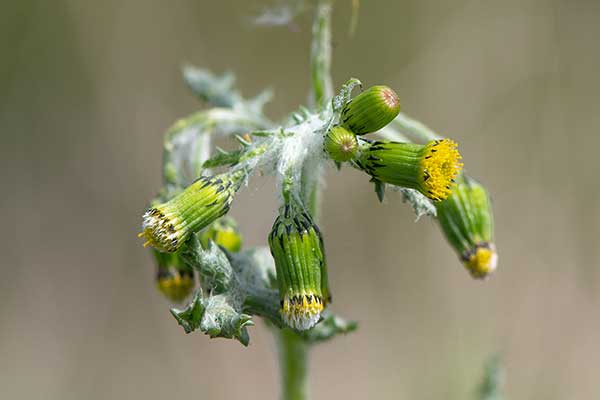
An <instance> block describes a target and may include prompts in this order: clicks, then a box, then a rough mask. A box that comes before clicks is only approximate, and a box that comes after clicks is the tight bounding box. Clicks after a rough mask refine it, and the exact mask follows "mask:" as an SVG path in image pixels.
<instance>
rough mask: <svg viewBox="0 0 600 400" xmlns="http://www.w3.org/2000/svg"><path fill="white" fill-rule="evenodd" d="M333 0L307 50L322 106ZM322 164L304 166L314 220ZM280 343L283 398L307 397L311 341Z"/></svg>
mask: <svg viewBox="0 0 600 400" xmlns="http://www.w3.org/2000/svg"><path fill="white" fill-rule="evenodd" d="M332 2H333V0H318V1H317V6H316V12H315V17H314V21H313V28H312V38H313V39H312V45H311V53H310V69H311V78H312V79H311V81H312V88H311V95H310V97H311V100H312V101H313V103H314V105H315V106H316V107H317V108H323V107H325V105H326V104H327V102H328V101H330V100H331V98H332V97H333V84H332V80H331V9H332ZM322 170H323V169H322V166H321V165H317V166H304V168H303V169H302V182H301V191H302V193H301V197H302V199H303V201H304V202H305V205H306V207H307V209H308V212H309V213H310V214H311V216H312V217H313V219H314V221H315V222H317V221H318V219H319V214H320V212H319V209H320V202H319V198H320V192H321V187H320V185H319V181H320V179H321V174H322ZM276 336H277V341H278V345H279V347H278V348H279V368H280V371H281V390H282V393H281V398H282V400H306V399H308V350H309V348H310V345H309V343H308V342H306V340H305V339H304V338H303V337H302V336H300V335H299V334H298V333H296V332H294V331H293V330H291V329H288V328H285V329H280V330H277V331H276Z"/></svg>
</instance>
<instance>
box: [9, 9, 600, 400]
mask: <svg viewBox="0 0 600 400" xmlns="http://www.w3.org/2000/svg"><path fill="white" fill-rule="evenodd" d="M350 3H351V2H350V1H348V0H339V1H338V2H336V11H335V13H334V29H333V33H334V66H333V72H334V78H335V83H336V87H338V88H339V85H341V84H342V83H343V82H344V81H345V80H346V79H347V78H349V77H351V76H356V77H358V78H360V79H361V80H362V81H363V83H365V84H366V85H372V84H380V83H385V84H388V85H389V86H391V87H393V88H394V89H395V90H396V91H397V92H398V93H399V94H400V97H401V99H402V104H403V111H404V112H406V113H407V114H409V115H411V116H413V117H416V118H418V119H420V120H422V121H424V122H425V123H426V124H428V125H429V126H430V127H432V128H434V129H436V130H438V131H440V133H442V134H443V135H447V136H450V137H452V138H454V139H456V140H457V141H458V142H459V143H460V148H461V152H462V154H463V156H464V160H465V163H466V166H467V169H468V171H469V172H470V173H471V174H472V175H473V176H475V177H476V178H478V179H479V180H481V181H482V182H483V183H485V184H486V185H487V186H488V188H489V189H490V191H491V193H492V196H493V201H494V206H495V217H496V242H497V245H498V248H499V251H500V263H499V270H498V272H497V274H496V275H495V276H493V277H492V279H490V280H488V281H485V282H480V281H474V280H473V279H471V278H470V276H469V274H468V273H467V272H466V270H464V269H463V267H462V266H461V264H460V262H459V261H458V259H457V257H456V255H455V254H454V253H453V251H452V250H451V249H450V247H449V246H448V245H447V244H446V243H445V241H444V238H443V237H442V235H441V234H440V232H439V231H438V227H437V226H436V225H435V223H434V222H433V221H432V220H430V219H427V218H423V219H421V220H420V221H418V222H416V223H415V222H414V214H413V213H412V211H411V210H410V207H409V206H408V205H406V204H403V203H402V201H401V198H400V196H399V195H397V194H394V193H390V194H389V195H388V196H387V198H386V201H385V203H384V204H379V203H378V202H377V200H376V198H375V195H374V193H373V189H372V186H371V185H370V184H369V183H368V179H366V177H365V176H364V175H363V174H361V173H360V172H357V171H354V170H351V169H344V170H343V171H341V172H336V171H333V170H331V171H329V172H328V176H327V177H328V180H327V189H326V192H325V194H324V204H323V207H324V208H323V220H322V223H321V227H322V231H323V232H324V235H325V241H326V245H327V251H328V258H329V264H330V285H331V287H332V290H333V293H334V299H335V303H334V304H333V309H334V310H335V311H336V312H338V313H340V314H341V315H344V316H346V317H348V318H352V319H355V320H357V321H358V322H359V323H360V329H359V331H358V332H357V333H354V334H351V335H349V336H346V337H342V338H337V339H336V340H334V341H332V342H330V343H327V344H324V345H321V346H319V347H317V348H315V349H314V351H313V352H312V358H311V365H312V371H311V374H312V379H311V382H312V393H313V394H314V398H315V399H336V398H348V399H364V398H378V399H467V398H472V395H473V391H474V389H475V387H476V385H477V383H478V382H479V380H480V377H481V375H482V372H483V371H482V369H483V364H484V361H485V360H486V359H487V358H488V357H489V356H490V355H491V354H493V353H495V352H498V351H499V352H502V353H503V355H504V360H505V366H506V370H507V385H506V393H507V396H508V398H510V399H545V400H548V399H566V398H568V399H591V398H597V397H598V396H600V389H598V368H599V367H600V342H599V341H598V332H600V317H599V313H598V309H599V306H600V292H599V290H598V289H599V288H600V273H599V268H598V267H600V246H598V245H597V243H598V237H599V236H600V211H599V208H598V204H599V203H600V187H599V185H598V172H599V170H600V168H599V167H598V161H597V148H598V146H600V137H599V136H598V135H597V131H598V126H600V112H598V93H599V92H600V77H599V75H598V71H599V70H600V52H599V51H598V43H597V42H598V40H597V39H598V37H599V35H600V23H599V21H600V2H597V1H593V0H589V1H587V0H575V1H567V0H562V1H561V0H555V1H551V0H544V1H542V0H539V1H537V0H505V1H475V0H471V1H467V0H455V1H452V2H447V1H424V0H412V1H406V0H401V1H383V0H369V1H363V2H361V8H360V16H359V23H358V28H357V30H356V33H355V35H354V36H349V35H348V26H349V21H350V15H351V6H350ZM269 4H272V2H264V1H242V0H238V1H229V0H222V1H219V2H213V1H201V0H178V1H154V0H144V1H142V0H121V1H117V0H106V1H102V2H99V1H96V2H92V1H80V0H55V1H52V2H49V1H42V0H20V1H4V2H3V4H2V12H1V13H0V49H1V53H0V129H1V136H0V137H1V142H0V166H1V171H2V172H1V173H2V179H3V182H4V184H3V185H2V187H3V189H2V196H0V204H1V207H0V212H1V215H0V217H1V219H2V225H3V227H4V229H2V230H1V231H0V243H1V246H2V254H3V256H2V258H1V260H2V261H0V268H1V270H0V271H1V273H2V279H0V296H1V300H2V301H0V355H1V356H0V387H1V388H2V394H3V397H5V398H20V399H81V398H84V399H113V398H115V399H117V398H118V399H120V398H126V399H154V398H156V399H158V398H166V397H174V396H185V397H190V398H195V399H231V398H241V397H244V398H250V399H256V398H264V399H275V398H277V394H278V376H277V364H276V355H275V353H274V343H273V340H272V338H271V336H270V334H269V332H268V331H267V330H266V329H265V327H264V325H263V324H262V323H261V322H259V321H258V320H257V322H258V323H257V326H256V327H253V328H251V330H250V334H251V342H250V346H249V347H248V348H244V347H242V346H241V345H240V344H239V343H238V342H236V341H227V340H222V339H216V340H209V339H208V337H206V336H204V335H202V334H200V333H196V334H190V335H185V334H184V332H183V330H182V329H181V328H180V327H179V326H178V325H177V324H176V322H175V320H174V319H173V318H172V316H171V315H170V314H169V312H168V308H169V306H170V305H169V304H168V303H167V302H166V301H165V300H164V299H163V298H162V297H161V296H160V294H159V293H158V292H157V291H156V290H155V286H154V265H153V260H152V258H151V256H150V254H149V252H148V251H147V250H144V249H143V248H142V246H141V241H140V240H139V239H138V238H136V233H137V232H139V227H140V223H141V215H142V213H143V211H144V209H145V207H146V205H147V201H148V200H149V199H150V198H151V197H152V196H153V195H154V194H155V193H156V191H157V190H158V189H159V187H160V184H161V175H160V168H161V167H160V165H161V143H162V135H163V133H164V131H165V130H166V129H167V128H168V127H169V125H170V124H171V123H172V122H173V121H174V120H175V119H177V118H179V117H183V116H185V115H188V114H190V113H191V112H193V111H195V110H197V109H198V107H199V104H198V103H197V102H196V100H195V99H194V98H193V96H192V95H191V93H190V92H189V91H188V89H187V88H186V87H185V85H184V84H183V81H182V79H181V74H180V70H181V66H182V65H183V63H185V62H191V63H193V64H195V65H198V66H201V67H206V68H210V69H212V70H213V71H215V72H222V71H225V70H232V71H234V72H236V73H237V76H238V84H239V85H238V86H239V88H240V89H241V91H242V92H243V93H244V94H245V95H246V96H251V95H254V94H256V93H257V92H259V91H260V90H261V89H262V88H264V87H266V86H270V87H272V88H273V89H274V91H275V94H276V97H275V100H274V101H273V102H272V103H271V104H270V105H269V106H268V109H267V111H268V114H269V115H270V116H271V117H273V118H278V117H282V116H283V115H284V114H285V113H286V112H287V111H290V110H292V109H294V108H296V107H297V106H298V105H300V104H305V103H306V95H307V88H308V84H309V81H308V76H309V74H308V49H309V43H310V12H309V13H307V14H304V15H302V16H300V17H299V18H298V19H296V20H295V21H294V23H293V25H292V26H289V27H287V26H286V27H256V26H254V25H253V24H252V22H251V20H252V17H254V16H256V15H258V14H259V13H260V11H261V10H262V9H263V8H264V6H267V5H269ZM273 193H274V192H273V189H272V185H271V182H269V181H267V180H262V179H255V180H254V181H253V182H251V185H250V187H249V188H246V189H244V190H243V191H242V192H241V194H240V195H239V197H238V198H237V199H236V201H235V202H234V206H233V209H232V213H233V215H234V216H235V217H236V219H237V220H238V222H239V223H240V225H241V227H242V231H243V232H244V234H245V238H246V243H247V244H248V245H259V244H264V243H265V242H266V237H267V234H268V232H269V229H270V227H271V224H272V222H273V220H274V217H275V209H276V205H277V204H276V200H275V197H274V195H273Z"/></svg>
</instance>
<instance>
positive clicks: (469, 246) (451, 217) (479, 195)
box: [436, 176, 498, 278]
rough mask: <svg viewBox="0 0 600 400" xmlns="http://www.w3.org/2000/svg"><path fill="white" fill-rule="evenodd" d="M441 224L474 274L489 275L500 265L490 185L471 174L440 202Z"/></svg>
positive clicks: (452, 244)
mask: <svg viewBox="0 0 600 400" xmlns="http://www.w3.org/2000/svg"><path fill="white" fill-rule="evenodd" d="M436 207H437V218H438V222H439V223H440V227H441V228H442V231H443V232H444V235H445V236H446V239H448V242H449V243H450V245H451V246H452V247H453V248H454V249H455V250H456V251H457V253H458V255H459V257H460V259H461V260H462V261H463V263H464V265H465V267H466V268H467V270H469V272H470V273H471V275H472V276H473V277H474V278H485V277H487V276H488V275H490V274H491V273H492V272H494V270H495V269H496V266H497V263H498V254H497V253H496V247H495V246H494V243H493V242H492V235H493V232H492V231H493V217H492V207H491V202H490V198H489V195H488V193H487V191H486V189H485V188H484V187H483V186H482V185H481V184H479V183H478V182H477V181H475V180H474V179H473V178H469V177H467V176H460V177H458V178H457V183H456V187H455V188H454V190H453V192H452V194H451V195H450V196H449V197H448V198H447V199H446V200H444V201H442V202H439V203H436Z"/></svg>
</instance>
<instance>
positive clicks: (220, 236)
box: [200, 217, 242, 253]
mask: <svg viewBox="0 0 600 400" xmlns="http://www.w3.org/2000/svg"><path fill="white" fill-rule="evenodd" d="M209 240H212V241H213V242H215V243H216V244H218V245H219V246H221V247H223V248H224V249H225V250H227V251H229V252H232V253H235V252H238V251H240V249H241V248H242V234H241V233H240V231H239V230H238V226H237V223H236V222H235V220H234V219H233V218H231V217H222V218H219V219H218V220H216V221H215V222H213V223H212V224H211V225H210V226H209V227H208V228H207V229H206V230H205V231H204V232H203V233H202V235H200V243H202V246H203V247H205V248H206V247H208V241H209Z"/></svg>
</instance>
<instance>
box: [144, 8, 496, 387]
mask: <svg viewBox="0 0 600 400" xmlns="http://www.w3.org/2000/svg"><path fill="white" fill-rule="evenodd" d="M356 3H357V2H356ZM314 13H315V16H314V22H313V42H312V46H311V76H312V89H311V91H310V95H311V104H310V107H307V108H304V107H303V108H300V109H299V110H296V111H294V112H292V113H291V114H290V115H289V116H287V117H286V118H285V119H284V120H283V121H282V122H272V121H270V120H269V119H268V118H267V117H266V116H265V115H264V114H263V112H262V109H263V106H264V104H265V103H266V102H267V101H268V100H269V99H270V98H271V94H270V92H268V91H266V92H263V93H262V94H260V95H258V96H257V97H255V98H253V99H245V98H243V97H242V96H241V95H240V94H239V92H237V91H236V90H235V89H234V88H233V84H234V77H233V75H231V74H224V75H222V76H217V75H214V74H212V73H210V72H208V71H205V70H201V69H197V68H194V67H191V66H188V67H185V69H184V78H185V81H186V83H187V84H188V85H189V87H190V88H191V90H192V91H193V93H194V94H195V95H196V96H197V97H198V98H200V99H201V100H202V101H203V102H204V103H205V104H208V105H209V108H207V109H204V110H202V111H199V112H197V113H195V114H193V115H191V116H188V117H186V118H183V119H181V120H179V121H177V122H176V123H175V124H174V125H173V126H172V127H171V128H170V129H169V130H168V131H167V133H166V135H165V140H164V152H163V169H162V171H163V180H164V186H163V188H162V189H161V190H160V191H159V192H158V195H157V196H156V198H154V199H152V201H151V202H150V206H149V207H148V209H147V210H146V211H145V213H144V214H143V217H142V224H141V233H140V234H139V236H140V238H142V239H143V242H142V243H143V244H144V246H145V247H148V248H150V249H151V251H152V253H153V255H154V258H155V260H156V265H157V274H156V284H157V287H158V289H159V291H160V292H161V293H162V294H163V295H164V296H165V297H166V298H167V299H168V300H170V301H172V302H174V303H181V302H184V301H185V300H188V304H187V305H185V306H184V307H183V308H172V309H171V313H172V315H173V316H174V317H175V319H176V320H177V322H178V323H179V324H180V325H181V326H182V327H183V329H184V330H185V332H186V333H190V332H193V331H201V332H203V333H205V334H207V335H209V336H210V337H221V338H232V339H237V340H238V341H239V342H241V343H242V344H243V345H248V343H249V340H250V338H249V334H248V327H250V326H252V325H253V324H254V321H253V317H254V316H258V317H262V318H263V319H264V320H265V321H266V322H267V324H268V326H269V327H270V328H271V329H272V331H273V333H274V335H275V336H276V338H277V340H278V343H279V352H280V362H281V370H282V373H281V376H282V397H283V398H285V399H304V398H306V397H307V383H306V381H307V379H306V378H307V351H308V348H309V347H310V346H311V345H312V344H314V343H317V342H322V341H325V340H328V339H330V338H332V337H334V336H335V335H336V334H339V333H347V332H350V331H352V330H354V329H356V323H354V322H348V321H346V320H344V319H342V318H340V317H338V316H335V315H334V314H332V313H331V312H330V310H329V308H330V305H331V302H332V295H331V289H330V288H335V285H334V284H332V283H331V282H329V281H328V274H327V269H328V264H327V259H326V245H325V243H326V241H325V240H324V236H325V235H324V234H322V233H321V231H320V230H319V227H318V221H319V198H320V187H321V183H322V182H321V180H322V173H323V170H324V169H325V168H327V167H337V168H342V167H344V166H350V167H353V168H356V169H359V170H361V171H363V172H364V173H365V177H366V178H367V179H369V180H370V181H371V182H373V185H374V189H375V192H376V194H377V197H378V198H379V200H383V197H384V195H385V191H386V188H390V189H395V190H398V191H400V192H401V194H402V197H403V199H404V200H405V201H407V202H409V203H410V204H411V205H412V207H413V209H414V211H415V213H416V215H417V218H419V217H421V216H431V217H433V218H436V217H437V220H438V222H439V225H440V228H441V231H442V233H443V234H444V235H445V236H446V238H447V240H448V242H449V243H450V245H451V246H452V247H453V248H454V249H455V250H456V252H457V254H458V257H459V258H460V260H461V261H462V262H463V263H464V265H465V267H466V268H467V270H468V271H469V272H470V273H471V275H472V276H473V277H475V278H485V277H487V276H489V275H490V273H491V272H493V271H494V270H495V269H496V262H497V254H496V250H495V247H494V243H493V237H492V215H491V207H490V201H489V196H488V194H487V192H486V190H485V188H484V187H483V186H482V185H481V184H479V183H477V182H476V181H475V180H474V179H473V178H470V177H468V176H466V175H465V174H464V173H463V172H462V167H463V163H462V161H461V155H460V153H459V151H458V145H457V144H456V142H454V141H453V140H451V139H447V138H443V137H441V136H439V135H437V134H435V133H433V132H431V131H430V130H429V129H428V128H427V127H425V126H424V125H423V124H421V123H419V122H417V121H414V120H412V119H410V118H409V117H407V116H406V115H404V114H401V113H400V99H399V96H398V95H397V94H396V92H395V91H394V90H393V89H391V88H390V87H388V86H385V85H377V86H372V87H369V88H363V86H362V84H361V82H360V81H359V80H358V79H355V78H352V79H349V80H348V81H347V83H346V84H345V85H343V86H342V87H341V88H340V90H339V91H338V93H337V94H335V95H334V93H333V90H332V84H331V77H330V64H331V60H330V58H331V48H330V41H331V37H330V36H331V34H330V14H331V3H330V1H325V0H323V1H318V2H317V3H316V6H315V9H314ZM221 137H229V138H231V139H232V140H233V141H234V143H236V146H235V148H234V149H233V150H223V149H220V148H217V147H213V145H212V142H213V140H214V139H215V138H221ZM256 173H261V174H267V175H273V176H275V177H276V182H277V185H276V188H275V190H274V193H275V195H276V196H277V197H278V199H279V203H280V205H279V209H278V216H277V217H276V219H275V221H274V223H273V227H272V230H271V233H270V234H269V236H268V238H265V239H266V240H265V241H266V242H268V246H264V247H256V248H244V247H243V238H242V237H241V235H240V233H239V231H238V227H237V224H236V222H235V221H234V220H233V218H231V217H230V216H227V212H228V211H229V209H230V207H231V205H232V203H234V202H235V196H236V193H237V192H238V191H239V190H240V189H242V188H244V187H245V186H247V185H249V184H250V180H251V177H252V175H253V174H256ZM334 267H335V266H334Z"/></svg>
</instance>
